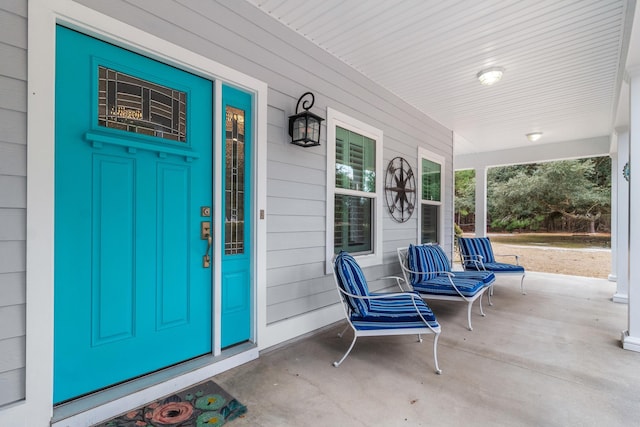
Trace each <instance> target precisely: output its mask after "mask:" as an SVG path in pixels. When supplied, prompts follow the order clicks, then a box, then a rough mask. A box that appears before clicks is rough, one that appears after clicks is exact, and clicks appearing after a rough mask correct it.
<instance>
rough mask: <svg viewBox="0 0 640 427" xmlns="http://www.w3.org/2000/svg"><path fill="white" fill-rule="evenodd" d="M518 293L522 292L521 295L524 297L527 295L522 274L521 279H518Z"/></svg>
mask: <svg viewBox="0 0 640 427" xmlns="http://www.w3.org/2000/svg"><path fill="white" fill-rule="evenodd" d="M520 292H522V295H526V294H527V293H526V292H525V291H524V274H523V275H522V278H521V279H520Z"/></svg>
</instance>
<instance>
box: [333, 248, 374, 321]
mask: <svg viewBox="0 0 640 427" xmlns="http://www.w3.org/2000/svg"><path fill="white" fill-rule="evenodd" d="M334 269H335V272H336V280H337V282H338V286H340V288H342V290H344V291H345V292H347V293H350V294H352V295H358V296H368V295H369V286H367V280H366V279H365V278H364V274H363V273H362V269H361V268H360V266H359V265H358V263H357V262H356V260H355V259H354V258H353V257H352V256H351V255H349V254H348V253H347V252H345V251H340V253H339V254H338V255H336V259H335V264H334ZM345 297H346V299H347V303H348V304H349V307H351V310H353V311H354V313H356V314H359V315H361V316H366V315H367V313H368V312H369V300H367V299H361V298H353V297H349V296H345Z"/></svg>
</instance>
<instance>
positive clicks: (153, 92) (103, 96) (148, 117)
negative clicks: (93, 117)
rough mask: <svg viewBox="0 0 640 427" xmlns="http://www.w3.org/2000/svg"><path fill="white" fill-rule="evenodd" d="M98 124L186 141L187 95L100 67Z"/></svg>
mask: <svg viewBox="0 0 640 427" xmlns="http://www.w3.org/2000/svg"><path fill="white" fill-rule="evenodd" d="M98 125H100V126H104V127H108V128H112V129H120V130H124V131H127V132H132V133H137V134H142V135H150V136H155V137H159V138H163V139H168V140H171V141H176V142H186V140H187V137H186V136H187V94H186V92H182V91H179V90H175V89H171V88H169V87H166V86H161V85H157V84H155V83H152V82H150V81H147V80H142V79H139V78H137V77H133V76H130V75H128V74H125V73H121V72H119V71H116V70H112V69H110V68H106V67H101V66H99V67H98Z"/></svg>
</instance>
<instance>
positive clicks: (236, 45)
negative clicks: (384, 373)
mask: <svg viewBox="0 0 640 427" xmlns="http://www.w3.org/2000/svg"><path fill="white" fill-rule="evenodd" d="M80 3H83V4H85V5H87V6H89V7H91V8H93V9H95V10H98V11H99V12H101V13H104V14H107V15H110V16H112V17H114V18H116V19H118V20H121V21H124V22H126V23H127V24H130V25H132V26H135V27H138V28H140V29H142V30H144V31H146V32H149V33H151V34H154V35H156V36H158V37H160V38H163V39H166V40H168V41H170V42H172V43H175V44H177V45H180V46H183V47H185V48H187V49H189V50H192V51H194V52H196V53H198V54H200V55H203V56H206V57H209V58H211V59H213V60H215V61H217V62H219V63H222V64H224V65H226V66H228V67H231V68H233V69H236V70H238V71H241V72H243V73H245V74H248V75H250V76H252V77H255V78H257V79H259V80H262V81H264V82H266V83H267V85H268V87H269V91H268V109H267V206H266V214H267V216H266V219H267V242H266V246H267V284H266V286H267V305H268V307H267V322H268V323H274V322H277V321H279V320H283V319H286V318H290V317H294V316H298V315H301V314H304V313H307V312H310V311H313V310H317V309H320V308H322V307H326V306H328V305H332V304H335V303H336V302H337V301H338V297H337V292H336V291H335V285H334V284H333V278H332V277H331V276H327V275H325V272H324V261H325V259H324V257H325V255H324V252H325V249H324V248H325V244H326V243H325V230H326V218H325V215H326V214H325V211H326V162H327V153H326V149H327V148H326V135H327V132H326V131H327V129H326V122H323V123H322V145H321V146H319V147H313V148H302V147H298V146H294V145H292V144H290V143H289V136H288V129H287V123H288V122H287V120H288V116H289V115H292V114H294V112H295V111H294V110H295V106H296V102H297V100H298V98H299V97H300V95H301V94H302V93H304V92H306V91H308V90H310V91H312V92H313V93H314V95H315V105H314V106H313V108H312V111H313V112H314V113H316V114H318V115H320V116H321V117H326V109H327V107H331V108H334V109H336V110H338V111H341V112H343V113H345V114H348V115H350V116H353V117H355V118H356V119H358V120H361V121H363V122H365V123H368V124H370V125H372V126H375V127H378V128H380V129H382V130H383V132H384V138H385V141H384V152H383V157H384V159H383V160H384V161H383V164H384V166H385V167H386V164H387V163H388V162H389V160H391V158H393V157H395V156H402V157H405V158H406V159H407V160H408V161H409V162H410V163H411V165H412V167H414V169H415V168H416V167H417V147H418V146H423V147H425V148H427V149H428V150H430V151H433V152H435V153H437V154H440V155H442V156H444V158H445V159H446V170H447V184H446V186H445V189H446V192H447V193H446V194H447V200H446V201H445V217H446V218H447V221H445V223H447V224H448V223H449V222H451V221H449V218H451V217H452V199H451V196H450V195H451V194H452V187H451V183H450V181H452V180H451V179H450V178H451V176H452V172H451V158H452V153H453V148H452V134H451V131H450V130H448V129H446V128H444V127H443V126H441V125H440V124H438V123H437V122H435V121H434V120H432V119H431V118H429V117H427V116H425V115H424V114H422V113H420V112H419V111H418V110H416V109H414V108H412V107H410V106H409V105H407V104H406V103H405V102H403V101H402V100H400V99H398V98H397V97H395V96H394V95H392V94H391V93H389V92H388V91H385V90H384V89H382V88H380V87H379V86H377V85H376V84H375V83H374V82H372V81H370V80H368V79H367V78H365V77H363V76H362V75H361V74H359V73H358V72H357V71H355V70H354V69H352V68H350V67H348V66H346V65H345V64H343V63H341V62H340V61H338V60H337V59H335V58H334V57H332V56H331V55H329V54H328V53H327V52H325V51H324V50H322V49H320V48H317V47H315V46H314V45H313V44H312V43H311V42H309V41H308V40H306V39H304V38H303V37H301V36H298V35H296V34H293V33H292V32H291V31H290V30H288V29H287V28H285V27H284V26H283V25H281V24H279V23H278V22H276V21H275V20H273V19H271V18H270V17H268V16H267V15H265V14H264V13H263V12H262V11H260V10H258V9H256V8H254V7H253V6H252V5H250V4H249V3H246V2H238V1H235V0H221V1H207V2H204V1H203V2H193V1H187V0H176V1H174V0H140V1H135V2H133V1H122V0H116V1H109V2H102V1H98V0H80ZM416 227H417V216H415V215H414V216H413V217H412V218H411V220H410V221H408V222H407V223H404V224H398V223H395V222H394V221H392V220H391V219H390V217H389V214H388V213H387V212H386V211H385V213H384V228H385V230H384V232H385V234H384V251H385V253H384V262H385V265H383V266H376V267H371V268H368V269H367V271H366V273H367V276H370V277H381V276H383V275H385V274H392V273H396V272H397V270H398V268H397V261H396V256H395V248H396V246H403V245H404V246H406V245H407V244H408V243H409V242H413V241H415V238H416V236H417V230H416ZM450 228H451V227H450V226H447V227H446V229H445V232H448V231H450ZM449 240H450V239H449ZM445 244H446V245H450V241H448V242H445ZM387 285H388V283H386V284H385V283H377V282H376V283H375V284H374V285H373V286H372V287H375V288H381V287H384V286H387Z"/></svg>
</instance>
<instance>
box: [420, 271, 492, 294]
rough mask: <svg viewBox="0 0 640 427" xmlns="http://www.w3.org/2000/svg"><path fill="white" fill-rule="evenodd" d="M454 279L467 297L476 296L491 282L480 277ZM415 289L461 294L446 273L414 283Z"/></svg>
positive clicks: (430, 292)
mask: <svg viewBox="0 0 640 427" xmlns="http://www.w3.org/2000/svg"><path fill="white" fill-rule="evenodd" d="M494 277H495V276H494ZM452 280H453V283H455V285H456V287H457V288H458V290H459V291H460V293H461V294H462V295H464V296H465V297H472V296H474V295H475V294H477V293H478V292H479V291H480V290H482V289H484V288H485V287H487V286H489V284H490V283H489V284H486V283H484V282H483V281H482V280H481V279H479V278H457V277H454V278H453V279H452ZM494 280H495V278H494ZM413 289H414V290H415V291H417V292H420V293H424V294H438V295H454V296H459V295H460V294H459V293H458V292H456V290H455V289H454V287H453V286H451V282H449V279H448V278H447V276H445V275H441V276H439V277H435V278H432V279H429V280H425V281H423V282H420V283H417V284H415V285H413ZM427 298H428V297H427Z"/></svg>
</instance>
